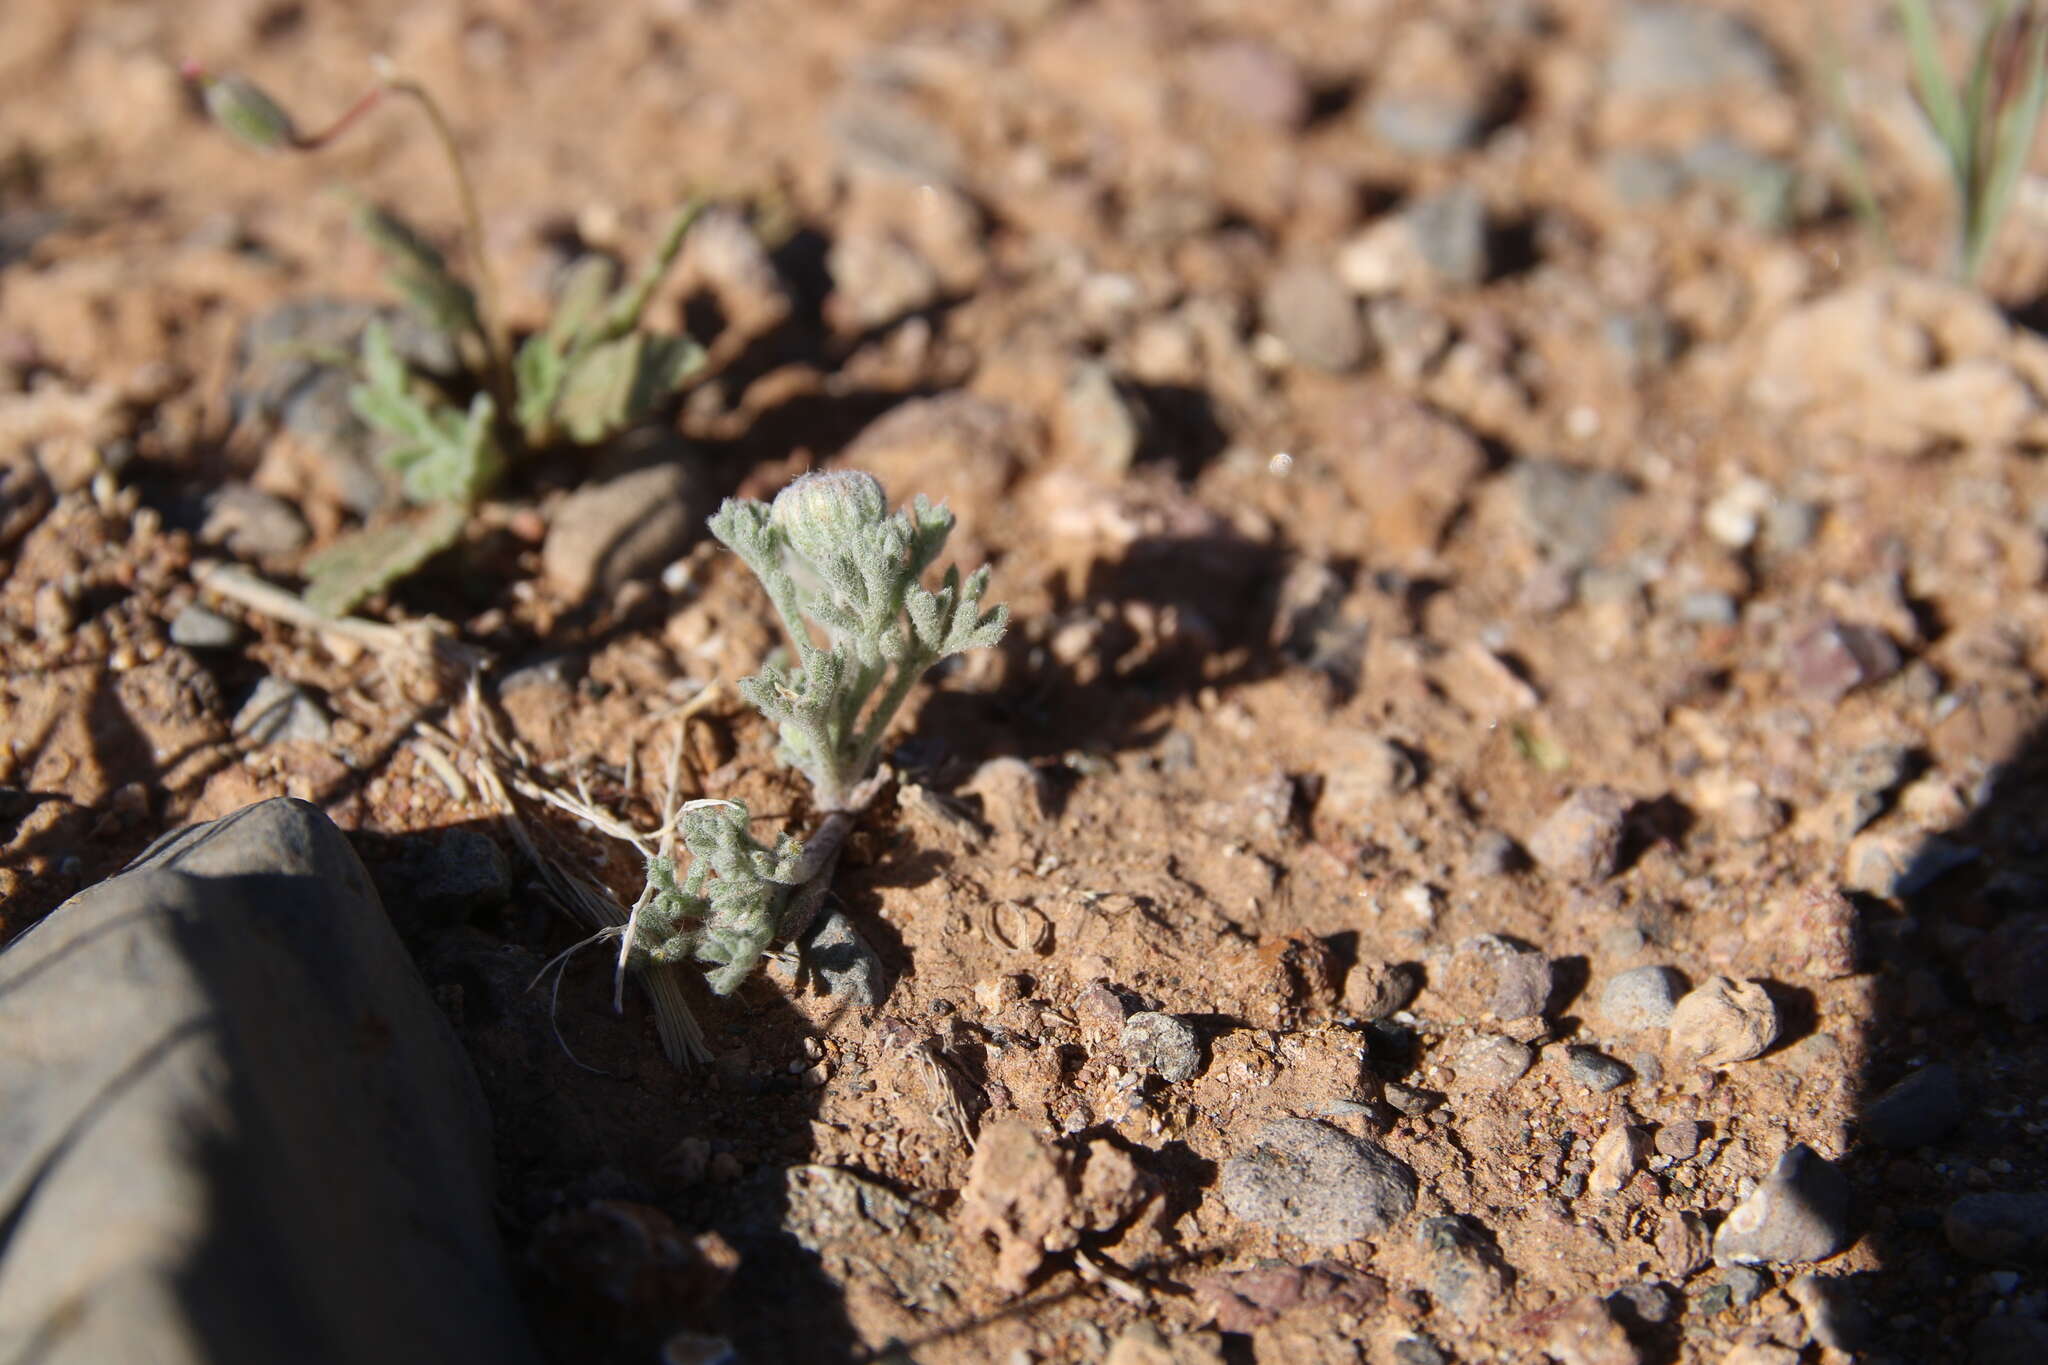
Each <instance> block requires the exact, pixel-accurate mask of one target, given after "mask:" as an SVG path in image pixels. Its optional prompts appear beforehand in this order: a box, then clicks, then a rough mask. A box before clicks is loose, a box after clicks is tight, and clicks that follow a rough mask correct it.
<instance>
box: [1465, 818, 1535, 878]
mask: <svg viewBox="0 0 2048 1365" xmlns="http://www.w3.org/2000/svg"><path fill="white" fill-rule="evenodd" d="M1528 865H1529V855H1528V854H1527V853H1524V852H1523V851H1522V846H1521V845H1520V844H1518V843H1516V842H1515V839H1514V836H1513V835H1511V834H1509V833H1507V832H1506V831H1504V830H1498V829H1484V830H1481V831H1480V832H1479V834H1478V836H1477V837H1476V838H1474V839H1473V840H1472V856H1471V857H1469V858H1467V859H1466V860H1465V870H1466V871H1467V872H1469V873H1470V874H1471V875H1472V876H1475V877H1510V876H1513V875H1514V874H1515V873H1517V872H1520V871H1521V870H1522V869H1523V868H1525V867H1527V866H1528Z"/></svg>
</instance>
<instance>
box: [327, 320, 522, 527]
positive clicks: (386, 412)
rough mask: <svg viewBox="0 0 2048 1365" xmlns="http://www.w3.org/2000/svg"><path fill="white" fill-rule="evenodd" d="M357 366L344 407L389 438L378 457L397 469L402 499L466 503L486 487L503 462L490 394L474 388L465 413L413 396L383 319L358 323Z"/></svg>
mask: <svg viewBox="0 0 2048 1365" xmlns="http://www.w3.org/2000/svg"><path fill="white" fill-rule="evenodd" d="M362 367H363V382H362V383H360V384H357V385H356V386H355V387H354V388H352V389H350V390H349V395H348V396H349V406H350V407H351V408H353V409H354V410H355V412H356V415H357V416H359V417H361V418H362V419H363V420H364V421H365V422H367V423H369V424H370V426H372V427H374V428H375V429H376V430H378V431H380V432H383V433H384V435H385V436H387V437H388V438H389V441H388V443H387V444H386V447H385V449H384V452H383V459H384V462H385V463H386V464H388V465H390V466H391V467H392V468H393V469H396V470H397V471H398V472H399V474H400V477H401V479H402V480H403V482H404V485H405V495H406V497H407V498H409V499H410V500H411V501H413V502H416V503H422V504H425V503H435V502H459V503H463V504H465V505H466V504H470V503H474V502H476V501H477V500H478V499H480V498H481V497H483V495H484V494H485V493H487V492H488V491H490V488H491V486H492V485H493V484H495V483H496V482H497V480H498V477H499V476H500V475H501V474H503V473H504V469H505V457H504V452H503V451H501V450H500V449H499V447H498V440H497V434H496V429H495V427H496V419H497V407H496V405H495V404H494V403H492V401H491V399H490V395H488V394H482V393H480V394H478V395H476V397H475V398H473V399H471V400H470V405H469V410H468V412H466V413H465V412H460V411H458V410H456V409H455V408H453V407H451V406H449V405H448V404H447V403H446V402H442V401H438V400H436V399H432V398H424V399H423V398H421V397H419V396H417V395H416V394H415V393H414V391H413V387H412V384H411V379H410V376H409V375H408V374H407V372H406V368H405V363H404V362H403V361H401V360H400V359H399V358H398V352H397V351H396V350H395V349H394V348H393V347H392V345H391V334H390V332H389V331H387V330H386V329H385V327H384V324H383V323H381V322H372V323H371V324H370V325H369V326H368V327H366V328H364V329H363V350H362Z"/></svg>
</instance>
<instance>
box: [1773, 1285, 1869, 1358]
mask: <svg viewBox="0 0 2048 1365" xmlns="http://www.w3.org/2000/svg"><path fill="white" fill-rule="evenodd" d="M1785 1292H1786V1293H1787V1294H1790V1295H1791V1296H1792V1301H1793V1302H1794V1303H1797V1304H1798V1305H1799V1309H1800V1311H1801V1312H1802V1313H1804V1314H1805V1315H1806V1330H1807V1331H1809V1332H1811V1333H1812V1334H1813V1339H1814V1340H1815V1341H1817V1342H1819V1343H1820V1344H1821V1345H1822V1346H1825V1347H1827V1348H1828V1349H1829V1350H1831V1351H1854V1350H1856V1349H1857V1348H1859V1347H1861V1346H1863V1345H1864V1344H1865V1343H1866V1342H1867V1341H1868V1340H1869V1338H1870V1336H1871V1332H1872V1327H1873V1324H1872V1322H1871V1318H1870V1312H1869V1310H1868V1309H1866V1308H1865V1307H1864V1306H1863V1305H1862V1304H1861V1303H1859V1302H1857V1300H1856V1298H1855V1296H1854V1295H1853V1294H1852V1293H1851V1292H1850V1289H1849V1282H1848V1280H1847V1279H1846V1278H1845V1277H1843V1276H1839V1275H1800V1276H1798V1277H1797V1278H1795V1279H1794V1280H1793V1281H1792V1283H1790V1284H1788V1285H1786V1286H1785Z"/></svg>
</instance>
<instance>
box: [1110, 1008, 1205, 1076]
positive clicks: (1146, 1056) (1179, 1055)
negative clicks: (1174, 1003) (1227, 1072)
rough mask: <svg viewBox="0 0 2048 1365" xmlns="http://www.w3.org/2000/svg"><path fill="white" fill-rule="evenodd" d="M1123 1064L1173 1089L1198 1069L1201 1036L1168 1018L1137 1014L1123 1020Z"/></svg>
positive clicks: (1146, 1012) (1153, 1012) (1150, 1012)
mask: <svg viewBox="0 0 2048 1365" xmlns="http://www.w3.org/2000/svg"><path fill="white" fill-rule="evenodd" d="M1121 1046H1122V1048H1123V1053H1124V1060H1125V1061H1127V1062H1129V1063H1130V1064H1131V1065H1132V1066H1134V1067H1137V1068H1138V1069H1139V1070H1141V1071H1150V1072H1152V1073H1153V1074H1154V1075H1156V1076H1158V1077H1159V1078H1160V1079H1161V1080H1163V1081H1166V1082H1167V1083H1168V1084H1174V1085H1177V1084H1179V1083H1180V1082H1182V1081H1185V1080H1188V1079H1190V1078H1191V1077H1193V1076H1194V1074H1195V1073H1196V1072H1198V1071H1200V1070H1201V1069H1202V1035H1200V1034H1199V1033H1197V1032H1195V1028H1194V1025H1192V1024H1190V1023H1189V1022H1188V1021H1187V1020H1185V1019H1182V1018H1180V1017H1178V1016H1177V1015H1172V1014H1161V1013H1159V1012H1158V1011H1157V1010H1140V1011H1139V1012H1138V1013H1136V1014H1134V1015H1132V1016H1131V1017H1130V1018H1128V1019H1126V1020H1124V1027H1123V1035H1122V1039H1121Z"/></svg>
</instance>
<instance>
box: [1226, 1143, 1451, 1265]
mask: <svg viewBox="0 0 2048 1365" xmlns="http://www.w3.org/2000/svg"><path fill="white" fill-rule="evenodd" d="M1220 1187H1221V1191H1222V1194H1223V1202H1224V1204H1225V1206H1226V1207H1228V1208H1229V1210H1230V1212H1231V1213H1232V1214H1233V1215H1235V1216H1236V1217H1238V1218H1242V1219H1244V1220H1245V1221H1246V1222H1249V1223H1257V1224H1259V1225H1260V1226H1262V1227H1269V1228H1272V1229H1274V1230H1275V1231H1277V1232H1284V1233H1287V1234H1288V1235H1290V1236H1294V1237H1299V1238H1301V1239H1302V1240H1303V1241H1306V1242H1313V1243H1315V1244H1316V1245H1318V1246H1339V1245H1342V1244H1343V1243H1345V1242H1351V1241H1356V1240H1357V1239H1358V1238H1361V1237H1371V1236H1374V1235H1376V1234H1378V1233H1381V1232H1384V1231H1386V1230H1387V1229H1388V1228H1389V1227H1391V1226H1393V1225H1394V1224H1395V1223H1398V1222H1400V1221H1401V1220H1402V1219H1403V1218H1406V1217H1407V1216H1408V1214H1409V1211H1410V1210H1412V1209H1413V1208H1414V1207H1415V1193H1416V1180H1415V1172H1414V1171H1412V1170H1410V1169H1409V1168H1408V1166H1407V1165H1406V1164H1405V1163H1404V1162H1402V1161H1401V1160H1399V1159H1398V1158H1396V1157H1394V1156H1392V1155H1390V1154H1389V1153H1388V1152H1387V1151H1386V1149H1385V1148H1383V1147H1381V1146H1379V1145H1378V1144H1377V1143H1373V1142H1368V1141H1366V1140H1365V1139H1363V1138H1355V1137H1352V1136H1351V1135H1350V1134H1349V1133H1346V1132H1342V1131H1341V1130H1339V1129H1336V1128H1332V1127H1331V1126H1330V1125H1328V1124H1326V1123H1318V1122H1316V1121H1315V1120H1313V1119H1277V1120H1275V1121H1274V1122H1272V1123H1269V1124H1267V1125H1266V1126H1265V1127H1264V1128H1262V1129H1260V1130H1259V1133H1258V1135H1257V1136H1256V1137H1255V1138H1253V1139H1252V1145H1251V1147H1250V1148H1249V1149H1248V1150H1246V1151H1244V1152H1240V1153H1239V1154H1238V1155H1236V1156H1234V1157H1232V1158H1230V1160H1228V1161H1226V1162H1224V1163H1223V1175H1222V1179H1221V1182H1220Z"/></svg>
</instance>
